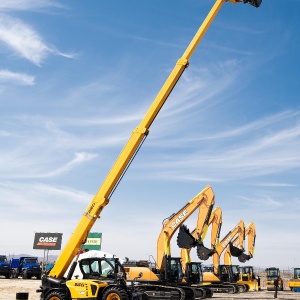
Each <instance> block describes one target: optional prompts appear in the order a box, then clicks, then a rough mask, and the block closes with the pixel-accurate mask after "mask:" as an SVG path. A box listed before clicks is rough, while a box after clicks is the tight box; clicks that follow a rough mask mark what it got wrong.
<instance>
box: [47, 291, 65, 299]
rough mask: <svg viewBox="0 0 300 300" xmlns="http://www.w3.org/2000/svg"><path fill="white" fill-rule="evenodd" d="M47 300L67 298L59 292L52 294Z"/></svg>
mask: <svg viewBox="0 0 300 300" xmlns="http://www.w3.org/2000/svg"><path fill="white" fill-rule="evenodd" d="M45 300H66V298H65V296H64V295H63V294H61V293H59V292H51V293H50V294H48V295H47V297H46V298H45Z"/></svg>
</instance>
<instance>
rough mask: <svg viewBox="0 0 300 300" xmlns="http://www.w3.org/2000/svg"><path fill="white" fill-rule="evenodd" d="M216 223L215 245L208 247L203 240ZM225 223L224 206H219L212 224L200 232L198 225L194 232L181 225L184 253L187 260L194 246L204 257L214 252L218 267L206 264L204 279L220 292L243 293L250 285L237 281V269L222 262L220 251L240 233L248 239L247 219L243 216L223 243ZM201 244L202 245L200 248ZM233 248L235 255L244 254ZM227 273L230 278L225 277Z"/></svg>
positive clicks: (180, 243) (204, 258)
mask: <svg viewBox="0 0 300 300" xmlns="http://www.w3.org/2000/svg"><path fill="white" fill-rule="evenodd" d="M211 224H212V231H211V248H210V249H207V248H205V247H204V245H203V240H204V239H205V237H206V233H207V230H208V227H209V225H211ZM221 226H222V210H221V208H220V207H217V208H216V209H215V210H214V211H213V213H212V214H211V217H210V220H209V222H208V224H207V225H206V226H205V227H204V228H203V231H202V234H201V235H199V234H197V233H196V231H197V230H196V229H195V230H193V232H192V233H190V232H189V229H188V228H187V227H186V226H184V225H183V226H181V227H180V230H179V233H178V237H177V245H178V246H179V248H181V257H182V261H183V265H184V264H185V263H184V262H185V261H186V262H190V250H191V248H192V247H197V255H198V258H199V259H200V260H207V259H208V258H209V257H210V256H211V255H212V256H213V262H214V267H210V268H208V267H205V269H204V273H203V283H204V284H208V285H209V287H210V288H211V289H212V290H213V291H214V292H220V293H239V292H241V291H245V290H246V287H245V286H244V285H240V284H237V283H236V280H235V278H234V274H233V270H232V268H231V266H226V265H221V266H219V260H220V255H221V254H222V252H223V251H224V249H225V248H226V245H228V243H230V241H231V240H232V239H234V238H235V236H236V235H238V236H237V237H238V238H239V240H240V242H241V243H242V245H243V241H244V222H243V221H242V220H241V221H240V222H239V223H238V224H237V225H236V227H235V228H234V229H233V230H232V231H231V232H230V233H229V234H228V235H227V236H226V237H225V238H224V239H223V240H222V245H224V246H222V245H220V242H219V239H220V231H221ZM199 245H200V248H199ZM230 249H231V252H232V254H233V255H234V256H239V257H242V256H243V249H240V248H237V247H234V246H231V248H230ZM193 264H199V265H201V262H194V263H193ZM225 276H226V278H225Z"/></svg>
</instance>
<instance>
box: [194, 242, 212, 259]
mask: <svg viewBox="0 0 300 300" xmlns="http://www.w3.org/2000/svg"><path fill="white" fill-rule="evenodd" d="M214 253H215V251H214V250H211V249H208V248H206V247H204V245H203V243H201V242H199V244H198V245H197V255H198V258H199V259H201V260H208V259H209V258H210V257H211V256H212V255H213V254H214Z"/></svg>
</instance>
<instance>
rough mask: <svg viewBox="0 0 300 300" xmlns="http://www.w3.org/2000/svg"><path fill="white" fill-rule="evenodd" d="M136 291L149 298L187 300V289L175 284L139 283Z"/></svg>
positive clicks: (149, 299) (153, 299)
mask: <svg viewBox="0 0 300 300" xmlns="http://www.w3.org/2000/svg"><path fill="white" fill-rule="evenodd" d="M134 290H135V293H137V294H144V295H146V296H147V300H158V299H159V300H161V299H167V300H185V299H186V295H185V291H184V289H182V288H179V287H174V286H165V285H157V284H144V283H142V284H138V285H136V286H135V288H134Z"/></svg>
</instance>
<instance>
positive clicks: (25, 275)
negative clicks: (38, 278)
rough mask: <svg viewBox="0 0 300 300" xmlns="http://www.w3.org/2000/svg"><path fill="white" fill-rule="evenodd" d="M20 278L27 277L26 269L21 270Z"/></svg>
mask: <svg viewBox="0 0 300 300" xmlns="http://www.w3.org/2000/svg"><path fill="white" fill-rule="evenodd" d="M22 278H23V279H27V278H28V274H27V270H26V269H25V270H23V272H22Z"/></svg>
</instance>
